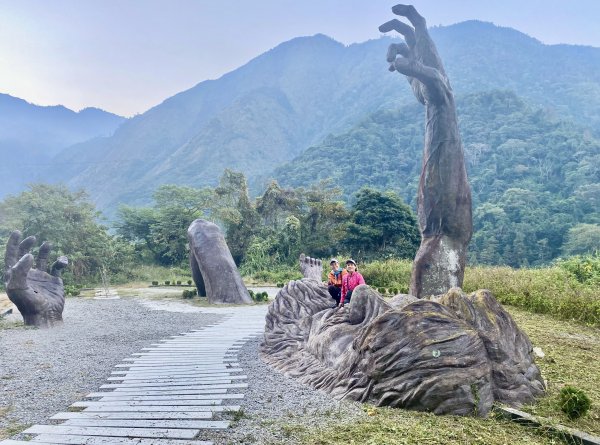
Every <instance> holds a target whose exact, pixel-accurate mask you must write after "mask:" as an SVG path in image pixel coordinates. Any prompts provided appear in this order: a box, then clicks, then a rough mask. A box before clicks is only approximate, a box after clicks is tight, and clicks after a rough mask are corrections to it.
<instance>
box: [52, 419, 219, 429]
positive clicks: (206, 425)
mask: <svg viewBox="0 0 600 445" xmlns="http://www.w3.org/2000/svg"><path fill="white" fill-rule="evenodd" d="M62 425H64V426H91V427H98V428H101V427H118V428H167V429H173V428H175V429H226V428H229V422H227V421H221V420H164V419H160V420H147V419H144V420H135V419H127V420H114V419H89V418H82V419H70V420H67V421H66V422H65V423H63V424H62Z"/></svg>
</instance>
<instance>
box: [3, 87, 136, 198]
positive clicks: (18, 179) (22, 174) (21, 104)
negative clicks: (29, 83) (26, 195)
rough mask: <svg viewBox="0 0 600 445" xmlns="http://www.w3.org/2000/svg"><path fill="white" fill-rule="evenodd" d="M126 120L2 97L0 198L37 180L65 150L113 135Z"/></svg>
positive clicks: (89, 110) (95, 111) (98, 112)
mask: <svg viewBox="0 0 600 445" xmlns="http://www.w3.org/2000/svg"><path fill="white" fill-rule="evenodd" d="M123 121H125V118H124V117H121V116H117V115H115V114H112V113H108V112H106V111H103V110H100V109H98V108H85V109H83V110H81V111H79V112H75V111H72V110H69V109H68V108H65V107H63V106H62V105H57V106H39V105H34V104H31V103H29V102H27V101H25V100H23V99H19V98H17V97H13V96H10V95H8V94H0V159H2V164H1V165H0V198H1V197H2V196H4V195H6V194H9V193H13V192H17V191H18V190H20V189H21V188H22V187H23V186H24V184H25V183H26V182H27V181H32V180H34V179H35V177H36V175H37V172H38V170H39V169H40V168H42V167H46V165H47V164H48V162H49V160H50V159H51V158H52V157H53V156H55V155H56V154H58V153H59V152H60V151H62V150H63V149H64V148H66V147H68V146H70V145H73V144H75V143H79V142H83V141H86V140H88V139H91V138H94V137H98V136H110V135H111V134H112V133H113V132H114V130H115V129H116V128H117V127H118V126H119V125H120V124H121V123H122V122H123Z"/></svg>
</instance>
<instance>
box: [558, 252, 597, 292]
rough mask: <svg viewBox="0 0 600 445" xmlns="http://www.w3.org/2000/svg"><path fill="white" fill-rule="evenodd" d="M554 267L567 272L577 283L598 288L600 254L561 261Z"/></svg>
mask: <svg viewBox="0 0 600 445" xmlns="http://www.w3.org/2000/svg"><path fill="white" fill-rule="evenodd" d="M556 265H557V266H559V267H560V268H562V269H564V270H566V271H567V272H569V273H570V274H571V275H572V276H573V277H575V279H576V280H577V281H578V282H579V283H582V284H588V285H591V286H600V252H597V253H595V254H593V255H585V256H574V257H571V258H566V259H561V260H558V261H557V262H556Z"/></svg>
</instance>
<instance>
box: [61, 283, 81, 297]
mask: <svg viewBox="0 0 600 445" xmlns="http://www.w3.org/2000/svg"><path fill="white" fill-rule="evenodd" d="M80 294H81V288H79V287H78V286H75V285H69V284H65V296H67V297H76V296H78V295H80Z"/></svg>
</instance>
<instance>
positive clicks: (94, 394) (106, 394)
mask: <svg viewBox="0 0 600 445" xmlns="http://www.w3.org/2000/svg"><path fill="white" fill-rule="evenodd" d="M225 393H227V389H205V390H197V391H193V392H191V391H190V394H180V395H182V396H183V395H188V396H192V395H196V396H199V395H204V396H209V395H213V396H214V394H225ZM153 395H154V396H168V395H169V394H164V393H163V392H162V391H161V392H158V391H156V392H154V393H150V394H147V391H138V393H137V394H136V392H127V393H125V394H123V393H118V392H117V393H115V392H114V391H104V392H91V393H89V394H87V395H86V396H85V397H86V398H98V397H103V398H107V397H131V396H134V397H136V396H153Z"/></svg>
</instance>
